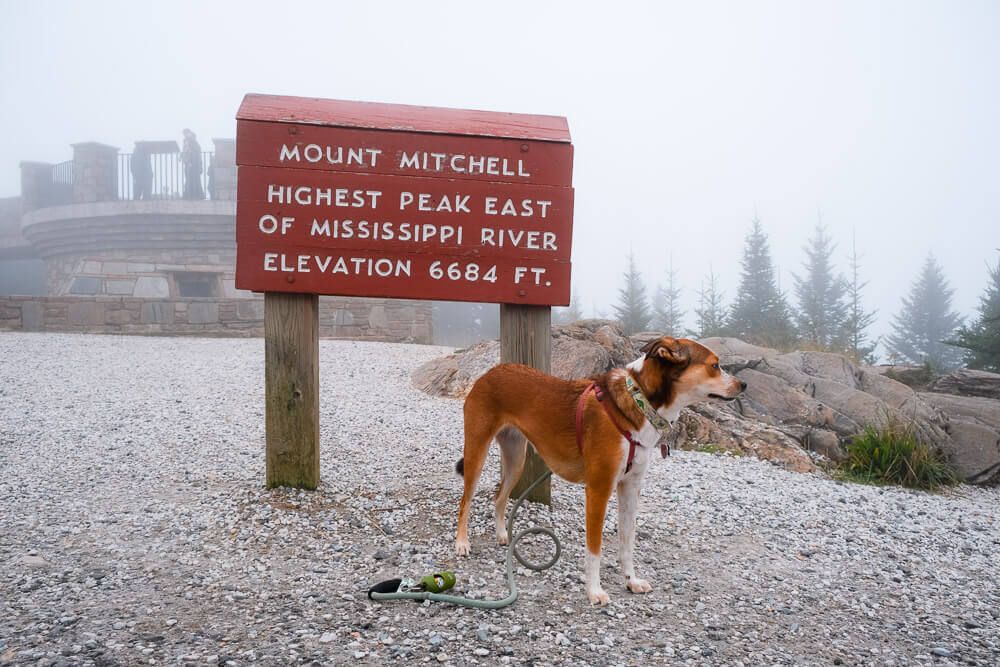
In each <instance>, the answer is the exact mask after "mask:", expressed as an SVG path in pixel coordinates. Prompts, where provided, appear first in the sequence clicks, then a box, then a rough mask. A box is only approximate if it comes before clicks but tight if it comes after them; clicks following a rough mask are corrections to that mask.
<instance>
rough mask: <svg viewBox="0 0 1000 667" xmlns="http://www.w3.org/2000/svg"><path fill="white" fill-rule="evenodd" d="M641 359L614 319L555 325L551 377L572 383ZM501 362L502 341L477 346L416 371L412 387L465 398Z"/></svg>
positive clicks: (430, 392)
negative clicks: (569, 380) (476, 383)
mask: <svg viewBox="0 0 1000 667" xmlns="http://www.w3.org/2000/svg"><path fill="white" fill-rule="evenodd" d="M636 356H637V354H636V351H635V348H634V346H633V344H632V341H631V340H629V338H628V337H627V336H625V334H624V333H623V332H622V330H621V328H620V327H619V326H618V325H617V324H615V323H614V322H611V321H609V320H581V321H579V322H574V323H573V324H564V325H560V326H554V327H552V374H553V375H555V376H556V377H561V378H566V379H572V378H585V377H590V376H592V375H599V374H601V373H605V372H607V371H609V370H611V369H612V368H615V367H620V366H624V365H625V364H627V363H629V362H630V361H632V360H633V359H635V357H636ZM498 363H500V342H499V341H495V340H491V341H483V342H481V343H477V344H476V345H473V346H472V347H470V348H468V349H465V350H459V351H458V352H456V353H455V354H450V355H448V356H446V357H441V358H440V359H434V360H432V361H429V362H427V363H426V364H423V365H422V366H420V367H419V368H417V370H416V371H414V372H413V376H412V379H413V384H414V386H415V387H417V388H418V389H420V390H422V391H425V392H427V393H428V394H431V395H433V396H447V397H450V398H462V397H464V396H465V395H466V394H468V393H469V390H470V389H472V385H473V383H475V381H476V380H477V379H478V378H479V376H480V375H482V374H483V373H485V372H486V371H488V370H489V369H490V368H492V367H493V366H495V365H497V364H498Z"/></svg>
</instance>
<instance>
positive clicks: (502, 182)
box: [236, 95, 573, 305]
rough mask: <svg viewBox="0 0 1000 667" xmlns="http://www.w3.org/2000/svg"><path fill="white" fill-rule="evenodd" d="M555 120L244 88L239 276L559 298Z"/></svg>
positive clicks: (260, 282) (243, 285) (569, 203)
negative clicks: (248, 91) (256, 92)
mask: <svg viewBox="0 0 1000 667" xmlns="http://www.w3.org/2000/svg"><path fill="white" fill-rule="evenodd" d="M569 142H570V138H569V131H568V129H567V126H566V120H565V119H564V118H559V117H554V116H527V115H519V114H501V113H491V112H483V111H462V110H456V109H435V108H428V107H410V106H402V105H388V104H370V103H364V102H341V101H336V100H316V99H306V98H290V97H274V96H266V95H247V96H246V98H245V99H244V100H243V104H242V105H241V107H240V111H239V113H238V114H237V141H236V163H237V165H239V177H238V181H237V183H238V185H237V208H236V240H237V257H236V286H237V287H238V288H240V289H247V290H253V291H257V292H304V293H316V294H332V295H340V296H378V297H398V298H417V299H435V300H448V301H482V302H495V303H521V304H535V305H566V304H568V303H569V299H570V250H571V244H572V229H573V188H572V186H571V184H572V164H573V146H572V144H570V143H569Z"/></svg>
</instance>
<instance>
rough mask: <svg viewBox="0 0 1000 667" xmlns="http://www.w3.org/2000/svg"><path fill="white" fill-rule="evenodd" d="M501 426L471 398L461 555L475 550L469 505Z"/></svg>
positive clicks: (460, 511) (458, 537)
mask: <svg viewBox="0 0 1000 667" xmlns="http://www.w3.org/2000/svg"><path fill="white" fill-rule="evenodd" d="M477 413H478V414H477ZM498 428H499V425H498V424H495V423H492V421H491V419H490V418H489V417H487V416H486V415H485V414H484V412H482V411H475V410H470V409H469V402H468V401H466V410H465V449H464V456H463V457H462V461H460V462H459V463H460V466H461V473H462V477H463V478H464V480H465V489H464V491H463V492H462V501H461V502H460V503H459V505H458V531H457V532H456V533H455V553H456V554H458V555H459V556H466V555H468V554H469V552H470V551H471V550H472V547H471V546H470V544H469V508H470V506H471V505H472V497H473V496H474V495H475V493H476V484H477V483H478V482H479V475H480V474H481V473H482V472H483V465H484V464H485V463H486V455H487V454H488V453H489V451H490V441H491V440H493V435H494V434H495V433H496V432H497V429H498Z"/></svg>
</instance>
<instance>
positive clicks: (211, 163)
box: [208, 153, 216, 199]
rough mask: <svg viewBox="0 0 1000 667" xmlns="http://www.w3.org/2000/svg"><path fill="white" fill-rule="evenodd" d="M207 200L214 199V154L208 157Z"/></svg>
mask: <svg viewBox="0 0 1000 667" xmlns="http://www.w3.org/2000/svg"><path fill="white" fill-rule="evenodd" d="M208 198H209V199H215V198H216V192H215V153H210V154H209V156H208Z"/></svg>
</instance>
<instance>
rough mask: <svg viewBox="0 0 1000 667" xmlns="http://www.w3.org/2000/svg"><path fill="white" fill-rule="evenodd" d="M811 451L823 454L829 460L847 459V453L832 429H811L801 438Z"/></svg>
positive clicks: (839, 460)
mask: <svg viewBox="0 0 1000 667" xmlns="http://www.w3.org/2000/svg"><path fill="white" fill-rule="evenodd" d="M802 444H804V445H805V447H806V449H808V450H809V451H811V452H816V453H817V454H819V455H821V456H825V457H826V458H828V459H830V460H831V461H836V462H838V463H839V462H841V461H844V460H846V459H847V453H846V452H845V451H844V448H843V447H842V446H841V444H840V438H839V437H837V434H836V433H834V432H833V431H827V430H826V429H821V428H817V429H812V430H810V431H809V432H808V433H806V435H805V436H804V438H803V443H802Z"/></svg>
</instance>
